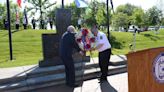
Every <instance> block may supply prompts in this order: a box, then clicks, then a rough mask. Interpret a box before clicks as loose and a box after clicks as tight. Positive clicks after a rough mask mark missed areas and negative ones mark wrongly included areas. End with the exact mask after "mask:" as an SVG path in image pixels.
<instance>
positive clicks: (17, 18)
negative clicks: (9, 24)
mask: <svg viewBox="0 0 164 92" xmlns="http://www.w3.org/2000/svg"><path fill="white" fill-rule="evenodd" d="M16 22H19V12H18V10H17V9H16Z"/></svg>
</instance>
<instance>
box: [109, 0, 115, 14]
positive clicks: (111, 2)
mask: <svg viewBox="0 0 164 92" xmlns="http://www.w3.org/2000/svg"><path fill="white" fill-rule="evenodd" d="M110 4H111V7H112V10H113V12H114V7H113V1H112V0H110Z"/></svg>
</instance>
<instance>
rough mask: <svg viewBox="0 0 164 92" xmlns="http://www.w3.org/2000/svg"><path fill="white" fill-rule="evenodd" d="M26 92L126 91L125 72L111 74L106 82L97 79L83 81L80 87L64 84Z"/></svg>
mask: <svg viewBox="0 0 164 92" xmlns="http://www.w3.org/2000/svg"><path fill="white" fill-rule="evenodd" d="M28 92H128V79H127V73H123V74H118V75H112V76H109V77H108V82H104V83H102V84H100V83H98V80H97V79H93V80H88V81H84V82H83V84H82V87H76V88H70V87H67V86H66V85H58V86H51V87H45V88H41V89H36V90H31V91H28Z"/></svg>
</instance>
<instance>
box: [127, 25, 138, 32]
mask: <svg viewBox="0 0 164 92" xmlns="http://www.w3.org/2000/svg"><path fill="white" fill-rule="evenodd" d="M135 31H137V32H138V33H139V32H140V31H141V30H140V28H138V26H135V25H131V26H129V29H128V32H135Z"/></svg>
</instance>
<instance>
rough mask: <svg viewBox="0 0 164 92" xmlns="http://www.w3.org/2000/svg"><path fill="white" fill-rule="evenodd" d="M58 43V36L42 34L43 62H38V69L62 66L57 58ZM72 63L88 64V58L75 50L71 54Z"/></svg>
mask: <svg viewBox="0 0 164 92" xmlns="http://www.w3.org/2000/svg"><path fill="white" fill-rule="evenodd" d="M59 42H60V37H59V35H58V34H55V33H49V34H42V46H43V60H40V61H39V67H48V66H56V65H62V64H63V62H62V60H61V58H60V57H59ZM73 53H74V54H73V56H72V57H73V59H74V62H75V63H76V62H89V61H90V57H89V56H81V55H80V54H79V53H78V52H77V51H76V50H74V52H73Z"/></svg>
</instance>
